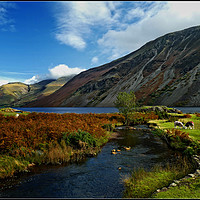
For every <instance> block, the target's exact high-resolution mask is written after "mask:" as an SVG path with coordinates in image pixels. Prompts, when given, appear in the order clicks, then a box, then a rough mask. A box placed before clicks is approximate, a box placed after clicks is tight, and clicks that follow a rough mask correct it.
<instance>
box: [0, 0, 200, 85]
mask: <svg viewBox="0 0 200 200" xmlns="http://www.w3.org/2000/svg"><path fill="white" fill-rule="evenodd" d="M197 25H200V2H199V1H88V2H87V1H8V2H6V1H0V85H3V84H6V83H8V82H23V83H26V84H33V83H36V82H38V81H41V80H44V79H57V78H59V77H62V76H67V75H71V74H78V73H80V72H82V71H85V70H87V69H90V68H92V67H97V66H100V65H103V64H105V63H109V62H111V61H113V60H115V59H117V58H120V57H122V56H124V55H127V54H128V53H130V52H133V51H135V50H137V49H138V48H140V47H141V46H143V45H144V44H145V43H147V42H149V41H151V40H154V39H156V38H158V37H160V36H162V35H165V34H167V33H170V32H174V31H179V30H182V29H185V28H189V27H192V26H197Z"/></svg>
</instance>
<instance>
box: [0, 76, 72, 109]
mask: <svg viewBox="0 0 200 200" xmlns="http://www.w3.org/2000/svg"><path fill="white" fill-rule="evenodd" d="M72 77H73V76H67V77H61V78H59V79H57V80H55V79H50V80H43V81H40V82H38V83H35V84H31V85H28V84H24V83H20V82H13V83H8V84H5V85H2V86H0V106H16V107H17V106H25V105H26V104H27V103H29V102H31V101H34V100H36V99H40V98H42V97H44V96H48V95H50V94H52V93H53V92H55V91H56V90H58V89H59V88H61V87H62V86H63V85H64V84H65V83H67V81H69V80H70V79H71V78H72Z"/></svg>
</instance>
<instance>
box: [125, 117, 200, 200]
mask: <svg viewBox="0 0 200 200" xmlns="http://www.w3.org/2000/svg"><path fill="white" fill-rule="evenodd" d="M162 116H165V117H162ZM162 116H161V117H160V119H156V120H150V121H149V123H150V124H151V125H152V127H155V129H154V133H155V135H158V136H159V137H161V138H163V139H164V140H165V141H166V142H167V143H168V145H169V146H170V147H171V148H173V149H174V150H178V151H179V152H181V153H183V155H186V156H187V157H188V158H189V159H191V157H190V156H191V155H194V154H197V155H199V154H200V143H199V142H200V135H199V133H200V115H199V114H190V115H189V114H166V113H165V114H163V115H162ZM175 120H179V121H182V122H184V123H186V122H188V121H193V122H194V124H195V129H194V130H193V129H181V130H179V129H174V121H175ZM178 160H179V159H178ZM179 161H180V162H178V163H177V164H175V165H173V166H171V167H166V168H160V167H156V169H152V171H150V172H146V171H144V170H141V169H140V170H135V171H134V172H133V174H132V175H131V176H130V177H129V178H127V179H125V180H124V182H125V188H126V190H125V193H124V195H125V197H128V198H200V193H199V191H200V184H199V183H200V177H197V178H196V179H193V178H190V179H186V180H182V181H181V182H180V184H179V185H178V186H177V187H170V189H168V190H166V191H165V190H164V191H162V192H160V193H155V191H156V190H157V189H158V188H162V187H167V186H169V184H170V183H172V182H173V180H176V179H180V178H181V177H183V176H185V175H186V174H188V172H189V171H190V170H192V169H193V168H194V167H195V165H196V163H194V162H193V161H192V160H190V161H187V162H185V161H184V162H183V161H181V160H179ZM181 162H182V164H181V166H180V163H181ZM189 169H190V170H189Z"/></svg>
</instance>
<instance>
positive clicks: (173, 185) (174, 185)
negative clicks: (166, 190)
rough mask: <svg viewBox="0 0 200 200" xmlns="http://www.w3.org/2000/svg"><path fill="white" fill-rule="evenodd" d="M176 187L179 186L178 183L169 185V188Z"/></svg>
mask: <svg viewBox="0 0 200 200" xmlns="http://www.w3.org/2000/svg"><path fill="white" fill-rule="evenodd" d="M176 186H177V184H176V183H171V184H170V185H169V187H176Z"/></svg>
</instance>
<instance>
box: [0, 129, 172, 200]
mask: <svg viewBox="0 0 200 200" xmlns="http://www.w3.org/2000/svg"><path fill="white" fill-rule="evenodd" d="M141 128H142V129H141ZM118 132H119V133H120V134H119V136H118V137H117V138H115V139H112V140H110V141H109V142H108V143H107V144H105V145H104V146H103V148H102V150H101V152H100V153H99V154H98V155H97V156H96V157H92V158H87V159H86V160H84V161H83V162H80V163H73V164H67V165H61V166H39V167H35V168H34V170H33V171H32V172H29V173H23V174H20V175H18V176H17V177H12V178H10V179H7V180H5V181H4V183H1V186H2V185H3V186H2V189H1V190H0V198H122V197H123V190H124V186H123V181H122V180H123V179H124V178H125V177H127V176H128V175H130V174H131V172H132V171H133V169H134V168H140V167H143V168H145V169H147V170H150V169H151V168H152V167H153V166H155V164H164V163H166V162H168V161H170V160H171V159H172V158H173V155H174V152H173V151H172V150H170V149H169V148H168V146H167V145H166V143H165V142H163V141H162V140H161V139H160V138H159V137H155V136H153V134H152V133H150V131H149V130H148V128H147V127H146V126H144V125H143V126H142V125H141V126H136V130H120V129H119V130H118ZM124 146H127V147H128V146H130V147H131V149H130V150H129V151H127V150H125V149H124V148H123V147H124ZM112 149H116V150H117V149H119V150H121V151H119V152H118V153H117V154H116V155H113V154H111V151H112ZM119 167H120V168H121V170H120V169H119Z"/></svg>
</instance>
